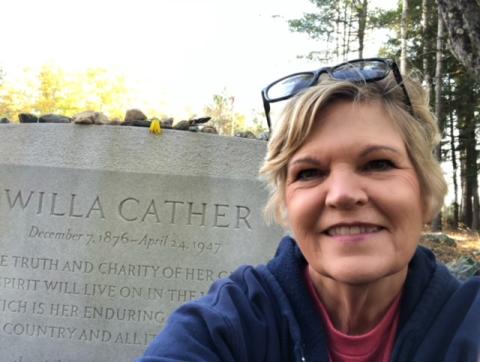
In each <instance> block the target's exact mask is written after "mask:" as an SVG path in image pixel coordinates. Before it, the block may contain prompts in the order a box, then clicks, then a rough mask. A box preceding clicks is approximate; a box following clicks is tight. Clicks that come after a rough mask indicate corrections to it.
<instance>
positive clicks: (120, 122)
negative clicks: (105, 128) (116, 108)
mask: <svg viewBox="0 0 480 362" xmlns="http://www.w3.org/2000/svg"><path fill="white" fill-rule="evenodd" d="M107 124H108V125H110V126H119V125H121V124H122V121H120V120H119V119H118V118H114V119H112V120H111V121H110V122H108V123H107Z"/></svg>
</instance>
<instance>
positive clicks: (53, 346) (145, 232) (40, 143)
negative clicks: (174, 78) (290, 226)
mask: <svg viewBox="0 0 480 362" xmlns="http://www.w3.org/2000/svg"><path fill="white" fill-rule="evenodd" d="M264 152H265V142H262V141H256V140H249V139H240V138H233V137H232V138H227V137H219V136H214V135H209V134H193V133H188V132H178V131H168V130H167V131H165V132H164V133H163V135H161V136H154V135H151V134H149V133H148V132H147V131H146V130H145V129H143V128H131V127H105V126H87V127H86V126H76V125H72V124H70V125H53V124H35V125H30V124H17V125H3V126H1V127H0V243H1V249H0V349H1V351H2V352H1V360H2V361H8V362H13V361H17V362H29V361H35V362H39V361H42V362H46V361H49V362H60V361H61V362H72V361H82V362H83V361H131V360H132V359H133V358H134V357H136V356H138V355H140V354H141V353H142V352H143V350H144V349H145V347H146V345H148V343H149V342H150V341H151V339H152V338H153V337H154V335H156V334H157V333H158V332H159V330H160V329H161V328H162V325H163V324H164V322H165V319H166V318H167V316H168V315H169V313H170V312H171V311H172V310H173V309H174V308H175V307H177V306H178V305H179V304H181V303H183V302H185V301H188V300H191V299H194V298H198V297H199V296H201V295H203V294H204V293H205V292H206V291H207V290H208V287H209V286H210V285H211V283H212V282H213V281H214V280H215V279H217V278H220V277H223V276H227V275H228V274H229V273H230V272H231V271H233V270H234V269H236V268H237V267H238V266H239V265H241V264H245V263H249V264H258V263H263V262H265V261H267V260H268V259H269V258H270V257H271V256H272V255H273V253H274V250H275V248H276V245H277V243H278V240H279V238H280V236H281V231H280V230H279V229H277V228H271V227H266V226H265V225H264V223H263V218H262V207H263V205H264V203H265V200H266V197H267V193H266V191H265V190H264V188H263V186H262V184H261V183H260V182H259V181H258V180H257V172H258V167H259V165H260V163H261V160H262V158H263V156H264Z"/></svg>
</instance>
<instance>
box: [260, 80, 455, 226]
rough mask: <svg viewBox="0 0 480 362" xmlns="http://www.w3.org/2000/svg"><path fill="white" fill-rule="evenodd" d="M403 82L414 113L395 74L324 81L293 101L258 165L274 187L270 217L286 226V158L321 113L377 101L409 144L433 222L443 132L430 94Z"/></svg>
mask: <svg viewBox="0 0 480 362" xmlns="http://www.w3.org/2000/svg"><path fill="white" fill-rule="evenodd" d="M404 85H405V87H406V89H407V92H408V95H409V97H410V100H411V102H412V111H413V115H412V113H411V112H410V111H409V110H408V108H407V106H406V103H405V94H404V92H403V91H402V89H401V87H400V86H399V85H398V84H397V82H396V81H395V79H393V77H387V78H386V79H383V80H381V81H377V82H372V83H366V84H355V83H351V82H346V81H333V80H326V81H322V82H321V83H320V84H318V85H316V86H314V87H311V88H308V89H306V90H305V91H303V92H302V93H301V94H299V95H297V96H295V97H294V98H293V99H291V100H290V101H289V102H288V104H287V105H286V106H285V108H284V110H283V113H282V115H281V117H280V120H279V122H278V123H277V124H276V125H275V126H274V130H273V132H272V135H271V138H270V141H269V143H268V148H267V154H266V157H265V161H264V163H263V165H262V167H261V169H260V176H261V177H262V178H263V179H264V180H265V181H266V183H267V186H268V188H269V191H270V197H269V200H268V202H267V205H266V207H265V216H266V219H267V221H275V222H277V223H278V224H280V225H283V226H287V215H286V207H285V199H284V190H285V184H286V179H287V166H288V162H289V160H290V159H291V157H292V156H293V155H294V154H295V153H296V152H297V151H298V149H299V148H300V147H302V145H303V144H304V143H305V141H306V139H307V137H308V136H309V135H310V133H311V132H312V129H313V127H314V126H315V124H316V123H317V122H321V121H322V120H321V118H319V117H318V115H319V114H320V113H321V112H322V111H323V110H325V109H326V108H327V107H328V106H330V105H332V104H333V103H334V102H336V101H339V100H344V101H351V102H371V101H378V102H380V103H381V104H382V105H383V107H384V109H385V111H386V112H387V114H388V115H389V117H390V118H391V119H392V120H393V121H394V123H395V125H396V126H397V127H398V129H399V132H400V133H401V136H402V138H403V140H404V142H405V146H406V149H407V152H408V154H409V156H410V159H411V161H412V163H413V166H414V168H415V170H416V173H417V176H418V178H419V181H420V185H421V190H422V200H423V203H424V207H425V210H426V212H427V217H428V218H429V220H432V219H433V218H434V216H435V215H436V214H437V213H438V212H439V211H440V209H441V207H442V205H443V199H444V197H445V194H446V192H447V184H446V182H445V179H444V177H443V173H442V170H441V167H440V164H439V163H438V161H437V159H436V157H435V155H434V151H435V148H436V146H437V145H438V143H439V142H440V134H439V131H438V127H437V122H436V119H435V117H434V115H433V114H432V113H431V112H430V109H429V103H428V95H427V93H426V92H425V90H424V89H423V87H422V86H421V84H420V83H419V82H418V81H416V80H413V79H412V78H408V77H405V78H404Z"/></svg>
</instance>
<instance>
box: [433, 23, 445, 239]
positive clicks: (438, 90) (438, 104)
mask: <svg viewBox="0 0 480 362" xmlns="http://www.w3.org/2000/svg"><path fill="white" fill-rule="evenodd" d="M442 65H443V23H442V19H441V17H440V15H439V16H438V28H437V60H436V67H435V116H436V117H437V122H438V129H439V130H440V134H441V135H442V136H443V129H444V128H445V121H444V115H443V109H442V77H443V74H442V73H443V69H442V68H443V66H442ZM436 154H437V159H438V161H439V162H442V145H441V143H440V144H438V146H437V149H436ZM432 230H433V231H440V230H442V213H441V212H440V213H439V214H438V215H437V217H436V218H435V219H434V220H433V223H432Z"/></svg>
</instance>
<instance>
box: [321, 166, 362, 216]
mask: <svg viewBox="0 0 480 362" xmlns="http://www.w3.org/2000/svg"><path fill="white" fill-rule="evenodd" d="M326 186H327V195H326V198H325V204H326V206H328V207H332V208H336V209H352V208H354V207H357V206H363V205H365V204H366V203H367V201H368V195H367V193H366V191H365V189H364V185H363V182H362V180H361V177H360V176H359V175H358V174H356V173H355V172H354V171H349V170H339V171H332V172H331V173H330V175H329V177H328V180H327V185H326Z"/></svg>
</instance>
